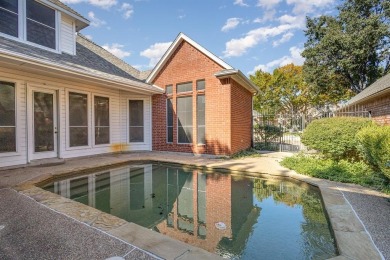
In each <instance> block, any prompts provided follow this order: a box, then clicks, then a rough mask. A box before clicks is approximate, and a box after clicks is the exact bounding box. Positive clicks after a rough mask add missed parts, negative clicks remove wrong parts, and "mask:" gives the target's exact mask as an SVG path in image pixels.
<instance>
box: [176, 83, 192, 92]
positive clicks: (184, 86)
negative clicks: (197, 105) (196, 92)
mask: <svg viewBox="0 0 390 260" xmlns="http://www.w3.org/2000/svg"><path fill="white" fill-rule="evenodd" d="M176 89H177V90H176V91H177V93H182V92H189V91H192V82H187V83H181V84H177V85H176Z"/></svg>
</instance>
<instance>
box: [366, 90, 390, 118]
mask: <svg viewBox="0 0 390 260" xmlns="http://www.w3.org/2000/svg"><path fill="white" fill-rule="evenodd" d="M361 105H362V106H363V107H364V108H365V110H367V111H371V117H372V119H373V120H375V121H376V122H378V123H379V124H381V125H390V93H387V94H385V95H383V96H380V97H377V98H375V99H373V100H370V101H367V102H364V103H362V104H361Z"/></svg>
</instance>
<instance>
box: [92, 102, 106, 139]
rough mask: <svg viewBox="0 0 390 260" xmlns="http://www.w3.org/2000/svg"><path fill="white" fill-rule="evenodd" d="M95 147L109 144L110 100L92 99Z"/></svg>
mask: <svg viewBox="0 0 390 260" xmlns="http://www.w3.org/2000/svg"><path fill="white" fill-rule="evenodd" d="M94 114H95V145H99V144H109V143H110V99H109V98H108V97H99V96H95V97H94Z"/></svg>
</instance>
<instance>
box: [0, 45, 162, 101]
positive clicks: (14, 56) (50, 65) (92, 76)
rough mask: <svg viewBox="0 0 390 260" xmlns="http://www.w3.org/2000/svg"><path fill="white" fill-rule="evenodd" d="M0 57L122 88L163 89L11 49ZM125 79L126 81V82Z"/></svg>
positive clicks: (140, 89)
mask: <svg viewBox="0 0 390 260" xmlns="http://www.w3.org/2000/svg"><path fill="white" fill-rule="evenodd" d="M0 57H4V58H6V59H10V60H13V61H18V62H21V64H19V66H24V65H25V63H27V64H31V65H36V66H39V67H42V68H46V69H51V70H55V71H58V72H66V73H69V74H72V75H75V76H78V77H81V78H86V79H88V80H91V81H100V82H101V83H109V84H111V85H112V84H116V85H118V86H120V87H122V89H123V90H132V89H135V90H139V91H142V92H145V91H147V92H150V93H152V94H162V93H164V90H163V89H162V88H159V87H157V86H152V85H149V84H147V83H143V82H138V81H134V80H131V79H126V78H121V77H119V76H115V75H112V76H115V77H117V78H118V79H106V78H105V77H104V76H100V75H97V74H96V73H90V72H80V71H78V70H77V69H75V68H74V67H71V66H66V65H58V64H57V63H54V62H49V61H45V60H42V59H37V58H34V59H33V58H32V57H30V56H27V55H24V54H19V53H15V52H12V51H4V50H3V51H2V53H0ZM102 73H105V72H102ZM105 74H107V75H110V74H109V73H105ZM122 79H123V80H122ZM126 81H128V82H126Z"/></svg>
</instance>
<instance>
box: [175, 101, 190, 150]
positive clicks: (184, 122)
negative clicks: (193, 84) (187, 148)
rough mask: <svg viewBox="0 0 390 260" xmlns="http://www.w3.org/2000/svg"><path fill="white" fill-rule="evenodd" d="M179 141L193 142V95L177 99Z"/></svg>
mask: <svg viewBox="0 0 390 260" xmlns="http://www.w3.org/2000/svg"><path fill="white" fill-rule="evenodd" d="M177 127H178V129H177V130H178V143H192V97H180V98H178V99H177Z"/></svg>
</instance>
